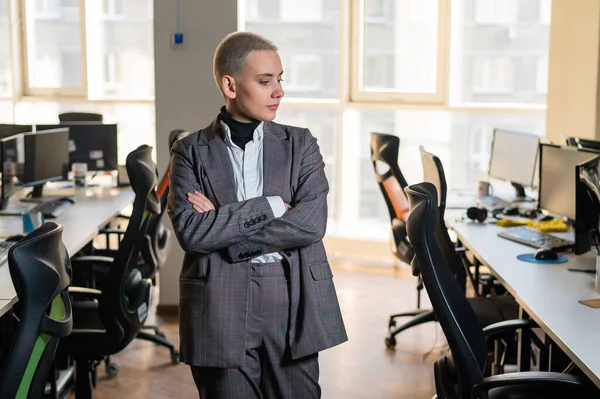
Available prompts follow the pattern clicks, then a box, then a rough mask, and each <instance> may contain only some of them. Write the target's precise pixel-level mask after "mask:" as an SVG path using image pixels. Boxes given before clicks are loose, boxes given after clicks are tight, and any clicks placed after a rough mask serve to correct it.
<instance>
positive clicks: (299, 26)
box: [239, 0, 342, 101]
mask: <svg viewBox="0 0 600 399" xmlns="http://www.w3.org/2000/svg"><path fill="white" fill-rule="evenodd" d="M254 1H256V3H255V4H256V6H257V10H256V11H257V14H258V15H260V21H256V20H253V19H246V20H244V21H240V26H241V27H243V30H247V31H250V32H255V33H258V34H261V35H264V36H265V37H268V38H270V39H271V40H273V41H274V42H275V44H276V45H277V47H279V54H280V55H281V59H282V62H283V70H284V74H283V80H284V82H283V88H284V90H285V97H284V101H290V100H293V99H302V98H306V97H307V96H309V98H318V99H320V100H324V99H335V98H337V97H338V95H339V83H340V79H339V76H340V75H339V72H338V70H337V67H336V66H337V65H338V64H339V61H340V48H341V47H342V42H341V40H340V24H341V18H340V13H341V10H340V2H339V1H337V0H310V1H306V2H304V1H303V2H300V1H296V0H281V1H277V4H279V5H280V7H281V8H280V9H279V11H280V13H279V14H277V15H273V3H272V2H269V1H257V0H239V2H240V3H243V7H244V8H245V9H246V11H247V10H248V7H249V6H252V5H253V4H254ZM310 13H312V14H315V13H318V16H319V18H318V19H317V18H316V17H315V18H313V17H310V16H309V15H307V14H310ZM288 14H295V15H293V18H292V15H288ZM288 17H289V18H288ZM317 20H318V21H320V22H317ZM282 22H285V23H282ZM297 56H301V57H304V56H309V57H312V58H313V59H317V58H318V59H319V60H320V61H300V62H296V61H294V57H297ZM317 63H321V66H320V67H318V66H316V64H317ZM298 67H300V68H303V69H304V70H305V71H307V73H308V74H309V75H307V76H303V77H302V78H299V79H301V81H300V83H301V84H298V83H299V82H298V81H297V80H296V81H294V76H292V75H293V73H294V72H293V70H294V69H298ZM317 71H318V72H317ZM301 75H304V72H302V73H301V74H297V76H298V77H299V76H301ZM304 79H306V80H304ZM318 81H320V84H319V85H318V87H317V84H316V82H318ZM302 82H304V83H308V84H309V86H308V87H307V86H305V85H303V84H302Z"/></svg>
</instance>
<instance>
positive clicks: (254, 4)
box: [245, 0, 260, 21]
mask: <svg viewBox="0 0 600 399" xmlns="http://www.w3.org/2000/svg"><path fill="white" fill-rule="evenodd" d="M258 1H259V0H248V1H247V2H246V9H245V12H246V14H245V15H246V21H256V20H258V19H259V17H260V14H259V9H260V8H259V7H258Z"/></svg>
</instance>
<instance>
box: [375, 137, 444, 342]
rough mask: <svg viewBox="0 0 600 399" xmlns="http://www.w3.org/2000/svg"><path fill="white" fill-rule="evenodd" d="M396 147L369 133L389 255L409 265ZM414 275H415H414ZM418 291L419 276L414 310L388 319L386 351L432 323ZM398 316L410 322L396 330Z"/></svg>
mask: <svg viewBox="0 0 600 399" xmlns="http://www.w3.org/2000/svg"><path fill="white" fill-rule="evenodd" d="M399 148H400V138H399V137H397V136H394V135H391V134H384V133H371V162H372V163H373V170H374V171H375V179H376V180H377V184H378V185H379V189H380V190H381V193H382V194H383V198H384V200H385V203H386V205H387V208H388V213H389V215H390V223H391V244H392V253H393V254H394V256H395V257H396V258H398V259H399V260H401V261H402V262H404V263H408V264H410V262H411V261H412V258H413V255H414V250H413V248H412V245H411V244H410V242H409V241H408V240H407V236H406V217H407V216H408V200H407V199H406V194H405V193H404V188H406V187H407V186H408V183H407V182H406V179H405V178H404V175H403V174H402V172H401V171H400V167H399V166H398V153H399ZM413 274H414V271H413ZM415 276H418V273H417V274H415ZM422 289H423V283H422V282H421V278H420V276H418V281H417V309H416V310H413V311H410V312H404V313H397V314H393V315H391V316H390V318H389V321H388V329H389V332H390V333H389V335H388V336H387V337H386V338H385V345H386V346H387V347H388V348H393V347H395V346H396V335H398V334H399V333H401V332H402V331H404V330H406V329H408V328H410V327H413V326H416V325H419V324H422V323H426V322H429V321H433V320H435V317H434V316H433V312H431V311H430V310H424V309H421V290H422ZM400 317H412V319H410V320H409V321H408V322H406V323H404V324H402V325H400V326H398V327H396V319H398V318H400Z"/></svg>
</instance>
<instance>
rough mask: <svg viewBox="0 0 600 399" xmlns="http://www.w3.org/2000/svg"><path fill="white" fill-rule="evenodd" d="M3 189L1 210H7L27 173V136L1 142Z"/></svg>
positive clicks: (0, 197) (21, 135)
mask: <svg viewBox="0 0 600 399" xmlns="http://www.w3.org/2000/svg"><path fill="white" fill-rule="evenodd" d="M0 158H1V162H2V164H1V166H2V187H1V190H0V209H6V206H7V205H8V200H9V199H10V197H11V196H12V195H13V194H14V193H15V192H16V191H17V190H19V188H20V185H21V182H22V181H23V180H24V177H23V174H24V171H25V136H24V135H23V134H19V135H16V136H12V137H5V138H3V139H1V140H0Z"/></svg>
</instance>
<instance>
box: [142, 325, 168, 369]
mask: <svg viewBox="0 0 600 399" xmlns="http://www.w3.org/2000/svg"><path fill="white" fill-rule="evenodd" d="M142 328H143V329H150V330H154V334H150V333H147V332H144V331H139V332H138V334H137V336H136V338H138V339H143V340H145V341H150V342H154V343H155V344H157V345H162V346H164V347H166V348H168V349H169V351H171V363H173V364H178V363H179V351H178V350H177V349H175V345H174V344H173V343H172V342H171V341H169V340H168V339H167V338H166V337H165V334H164V333H163V332H162V331H160V330H159V329H158V327H156V326H144V327H142Z"/></svg>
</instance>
